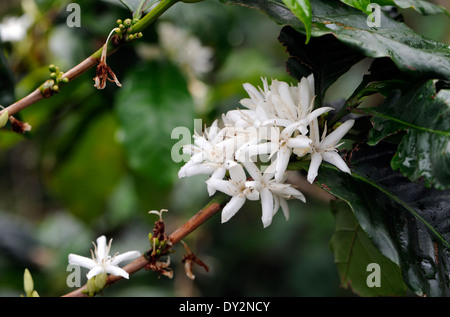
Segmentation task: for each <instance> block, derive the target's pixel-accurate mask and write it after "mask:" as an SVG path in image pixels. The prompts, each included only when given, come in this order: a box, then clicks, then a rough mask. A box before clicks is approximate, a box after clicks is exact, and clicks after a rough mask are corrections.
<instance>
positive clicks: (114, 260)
mask: <svg viewBox="0 0 450 317" xmlns="http://www.w3.org/2000/svg"><path fill="white" fill-rule="evenodd" d="M111 242H112V239H111V240H109V243H108V245H107V244H106V237H105V236H101V237H99V238H98V239H97V245H95V243H93V244H94V252H92V250H91V255H92V259H90V258H87V257H84V256H81V255H76V254H72V253H71V254H69V264H75V265H79V266H81V267H85V268H87V269H89V272H88V273H87V275H86V276H87V278H88V279H90V278H92V277H94V276H96V275H98V274H100V273H107V274H112V275H117V276H122V277H124V278H126V279H128V278H129V274H128V272H127V271H125V270H124V269H122V268H120V267H119V266H118V265H119V264H120V263H121V262H123V261H127V260H133V259H135V258H137V257H139V256H140V255H141V253H140V252H139V251H129V252H125V253H123V254H115V255H114V256H113V257H111V256H110V255H109V251H110V250H111Z"/></svg>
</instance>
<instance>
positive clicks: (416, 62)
mask: <svg viewBox="0 0 450 317" xmlns="http://www.w3.org/2000/svg"><path fill="white" fill-rule="evenodd" d="M223 1H224V2H227V3H237V4H241V5H245V6H247V7H251V8H255V9H258V10H261V11H262V12H264V13H265V14H267V15H268V16H269V17H271V18H272V19H273V20H274V21H275V22H277V23H278V24H281V25H291V26H292V27H293V28H295V29H296V30H298V31H300V32H302V33H305V27H304V25H303V24H302V23H301V22H300V21H299V20H298V18H297V17H296V16H295V15H294V14H293V13H292V12H291V11H290V10H289V9H288V8H286V7H285V6H284V5H282V4H281V3H280V2H278V1H275V0H223ZM367 19H368V16H367V15H366V14H364V13H363V12H361V11H359V10H356V9H354V8H352V7H350V6H345V5H341V4H340V2H339V1H326V0H316V1H314V2H313V4H312V26H313V27H312V29H311V35H312V36H313V37H317V36H322V35H325V34H332V35H333V36H335V37H336V38H337V39H338V40H340V41H341V42H343V43H345V44H346V45H348V46H350V47H352V48H354V49H355V50H357V51H359V52H361V53H362V54H364V55H366V56H369V57H373V58H380V57H389V58H391V59H392V61H393V62H394V63H395V65H396V66H397V67H398V68H399V69H400V70H401V71H402V72H406V73H408V74H410V75H412V76H415V77H421V76H423V77H428V78H442V79H450V49H449V47H448V45H446V44H444V43H439V42H436V41H433V40H430V39H427V38H425V37H423V36H421V35H419V34H417V33H416V32H414V31H413V30H412V29H410V28H409V27H408V26H406V25H405V24H404V23H401V22H398V21H395V20H393V19H392V18H390V17H389V16H388V15H387V14H385V13H384V12H383V11H382V12H381V21H380V23H381V27H380V28H372V27H369V26H368V25H367Z"/></svg>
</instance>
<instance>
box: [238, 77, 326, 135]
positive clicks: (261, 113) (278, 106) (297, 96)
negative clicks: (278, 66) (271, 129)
mask: <svg viewBox="0 0 450 317" xmlns="http://www.w3.org/2000/svg"><path fill="white" fill-rule="evenodd" d="M262 80H263V89H261V88H259V89H257V88H255V87H254V86H252V85H251V84H244V89H245V90H246V91H247V93H248V95H249V96H250V98H244V99H242V100H241V104H242V105H243V106H244V107H246V108H248V109H250V110H251V111H253V112H252V113H251V114H249V116H250V117H252V116H253V117H254V118H255V120H259V121H261V124H262V125H268V124H272V125H276V126H282V127H287V126H290V125H292V124H294V123H296V124H297V129H298V130H299V131H300V132H301V133H302V134H306V133H307V132H308V128H307V126H308V125H309V124H310V122H311V121H312V120H313V119H314V118H317V117H318V116H320V115H322V114H324V113H325V112H328V111H330V110H332V109H333V108H331V107H321V108H318V109H316V110H314V111H313V109H314V99H315V89H314V76H313V74H311V75H309V76H308V77H307V78H305V77H304V78H302V79H301V81H300V83H299V84H298V85H297V86H290V85H289V84H288V83H286V82H283V81H278V80H276V79H275V80H272V83H271V84H270V86H269V85H268V83H267V80H266V79H264V78H263V79H262Z"/></svg>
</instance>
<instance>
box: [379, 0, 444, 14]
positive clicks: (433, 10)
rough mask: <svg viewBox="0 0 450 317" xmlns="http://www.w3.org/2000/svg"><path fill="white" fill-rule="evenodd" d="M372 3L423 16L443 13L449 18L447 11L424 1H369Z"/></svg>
mask: <svg viewBox="0 0 450 317" xmlns="http://www.w3.org/2000/svg"><path fill="white" fill-rule="evenodd" d="M371 2H372V3H378V4H379V5H382V6H385V5H389V6H398V7H399V8H402V9H414V10H415V11H417V12H419V13H420V14H423V15H431V14H440V13H444V14H446V15H447V16H450V15H449V13H448V11H447V10H446V9H445V8H444V7H443V6H440V5H437V4H434V3H431V2H428V1H425V0H371Z"/></svg>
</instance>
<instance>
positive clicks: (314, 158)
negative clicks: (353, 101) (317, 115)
mask: <svg viewBox="0 0 450 317" xmlns="http://www.w3.org/2000/svg"><path fill="white" fill-rule="evenodd" d="M354 123H355V120H347V121H345V122H344V123H343V124H341V125H340V126H339V127H338V128H337V129H336V130H334V131H333V132H332V133H330V134H329V135H327V136H326V137H325V135H326V132H327V131H326V130H327V129H326V127H325V130H324V131H323V135H322V141H320V139H319V124H318V122H317V119H314V120H313V121H312V122H311V131H310V137H311V139H312V142H313V143H312V153H311V163H310V165H309V169H308V176H307V179H308V181H309V182H310V183H311V184H312V183H313V182H314V179H315V178H316V177H317V174H318V170H319V166H320V164H321V163H322V160H323V161H325V162H328V163H330V164H333V165H334V166H336V167H337V168H339V169H340V170H341V171H343V172H346V173H349V174H350V173H351V172H350V169H349V168H348V166H347V164H346V163H345V162H344V160H343V159H342V158H341V156H340V155H339V154H338V153H337V148H338V147H339V146H340V145H341V144H342V143H341V144H338V142H339V141H340V140H341V139H342V138H343V137H344V136H345V135H346V134H347V132H348V131H349V130H350V129H351V128H352V127H353V124H354Z"/></svg>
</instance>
